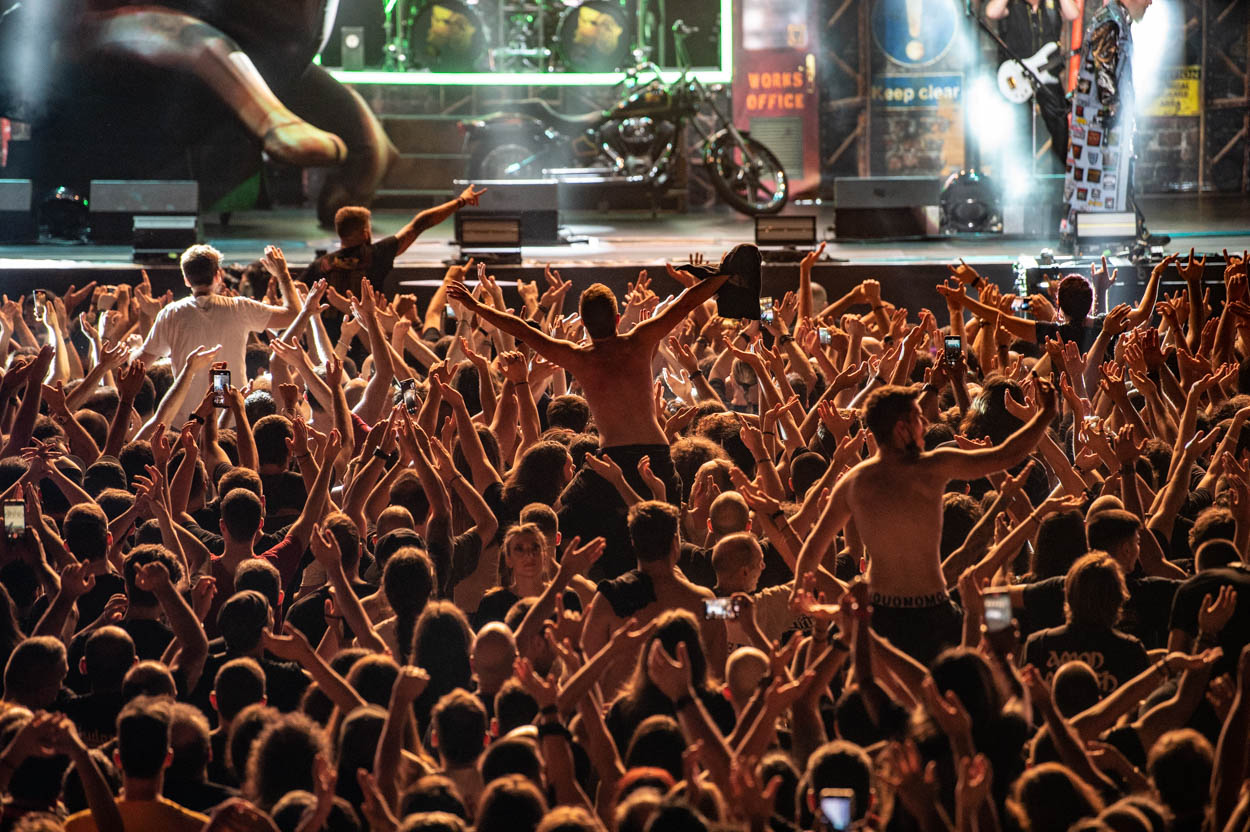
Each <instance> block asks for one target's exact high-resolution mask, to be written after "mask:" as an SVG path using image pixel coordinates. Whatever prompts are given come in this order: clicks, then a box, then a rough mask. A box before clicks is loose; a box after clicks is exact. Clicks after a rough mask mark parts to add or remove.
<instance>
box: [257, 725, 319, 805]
mask: <svg viewBox="0 0 1250 832" xmlns="http://www.w3.org/2000/svg"><path fill="white" fill-rule="evenodd" d="M327 752H328V749H327V748H326V740H325V733H324V732H323V731H322V730H321V726H320V725H318V724H317V723H315V722H313V721H312V720H311V719H309V718H308V717H306V716H304V715H303V714H300V713H290V714H283V715H281V716H279V717H278V719H277V720H276V721H274V722H273V723H271V724H270V725H269V726H268V727H266V728H265V730H264V731H262V732H261V733H260V736H258V737H257V738H256V742H255V743H254V744H253V745H252V750H251V753H250V754H249V755H248V758H247V780H246V782H245V784H244V788H243V792H244V794H246V795H247V796H248V797H249V799H251V801H252V802H253V803H255V804H256V805H257V806H258V807H260V808H261V809H263V810H268V809H270V808H272V807H273V805H274V804H275V803H277V802H278V801H279V800H281V799H282V795H284V794H286V793H287V792H291V791H295V790H297V789H303V790H304V791H313V790H314V789H315V788H316V779H315V775H314V767H315V761H316V759H317V755H318V754H322V755H325V756H327V757H328V756H329V754H328V753H327Z"/></svg>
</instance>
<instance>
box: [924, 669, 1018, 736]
mask: <svg viewBox="0 0 1250 832" xmlns="http://www.w3.org/2000/svg"><path fill="white" fill-rule="evenodd" d="M930 673H931V674H932V676H933V682H934V684H936V685H937V688H938V690H939V691H940V692H941V693H942V694H943V695H945V694H946V693H947V691H951V692H953V693H954V694H955V696H957V697H959V701H960V702H961V703H963V706H964V709H965V710H966V711H967V712H968V714H969V716H971V717H972V720H973V722H972V724H973V734H974V736H975V737H976V738H977V739H978V740H979V741H981V742H982V743H984V741H985V737H986V735H987V734H988V733H989V732H992V731H993V730H994V726H995V724H996V722H997V720H998V718H999V717H1000V715H1001V714H1002V710H1003V705H1004V704H1005V703H1004V702H1003V696H1002V693H1001V692H1000V691H999V689H998V686H997V685H996V684H995V682H994V674H993V671H992V670H991V669H990V665H989V662H988V661H987V660H986V659H985V657H984V656H983V655H982V654H981V653H979V652H977V651H976V650H972V649H966V648H961V647H953V648H950V649H948V650H943V651H942V652H941V653H940V654H939V655H938V657H937V658H936V659H935V660H934V661H933V665H932V668H931V670H930Z"/></svg>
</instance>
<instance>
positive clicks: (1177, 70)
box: [1144, 64, 1201, 116]
mask: <svg viewBox="0 0 1250 832" xmlns="http://www.w3.org/2000/svg"><path fill="white" fill-rule="evenodd" d="M1199 70H1200V67H1199V66H1197V65H1196V64H1195V65H1194V66H1174V67H1169V68H1167V69H1164V70H1163V77H1162V78H1161V79H1160V80H1161V81H1162V83H1161V84H1160V87H1159V94H1158V95H1156V96H1155V99H1154V101H1152V102H1150V104H1148V105H1147V106H1146V107H1145V109H1144V113H1145V114H1146V115H1148V116H1197V115H1198V112H1199V103H1198V102H1199V99H1198V83H1199V81H1200V80H1201V77H1200V76H1201V73H1200V72H1199Z"/></svg>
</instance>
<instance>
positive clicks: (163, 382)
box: [100, 364, 174, 447]
mask: <svg viewBox="0 0 1250 832" xmlns="http://www.w3.org/2000/svg"><path fill="white" fill-rule="evenodd" d="M144 375H146V376H147V379H148V381H150V382H152V389H153V392H154V394H155V398H156V401H158V402H159V401H160V400H161V399H163V398H165V394H166V393H168V392H169V388H171V387H173V386H174V368H173V366H171V365H169V364H154V365H153V366H151V367H148V368H147V371H146V372H145V373H144ZM100 447H104V446H103V445H101V446H100Z"/></svg>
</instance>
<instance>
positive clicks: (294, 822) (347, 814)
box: [269, 774, 367, 832]
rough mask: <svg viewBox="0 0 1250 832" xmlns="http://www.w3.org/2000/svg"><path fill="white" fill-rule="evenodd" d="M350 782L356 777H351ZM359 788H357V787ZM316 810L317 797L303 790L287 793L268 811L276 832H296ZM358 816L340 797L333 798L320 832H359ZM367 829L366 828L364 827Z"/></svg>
mask: <svg viewBox="0 0 1250 832" xmlns="http://www.w3.org/2000/svg"><path fill="white" fill-rule="evenodd" d="M351 779H352V781H353V782H355V780H356V777H355V775H354V774H353V775H352V778H351ZM357 788H359V787H357ZM316 808H317V796H316V795H315V794H313V793H312V792H306V791H303V790H299V791H293V792H287V793H286V794H284V795H283V796H282V799H281V800H279V801H278V802H277V803H275V804H274V806H273V809H271V810H270V811H269V814H270V816H271V817H272V818H273V823H274V825H275V826H277V827H278V832H296V830H297V829H299V827H300V824H301V823H302V822H303V820H304V818H305V815H306V814H307V813H309V812H312V811H315V810H316ZM361 828H362V827H361V825H360V816H359V815H357V814H356V810H355V809H353V808H352V806H351V805H350V804H349V803H348V802H347V801H346V800H344V799H343V798H342V797H336V798H334V802H333V803H332V804H331V805H330V814H329V815H328V816H327V817H326V820H325V825H323V826H322V827H321V830H322V832H360V830H361ZM366 828H367V827H366Z"/></svg>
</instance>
